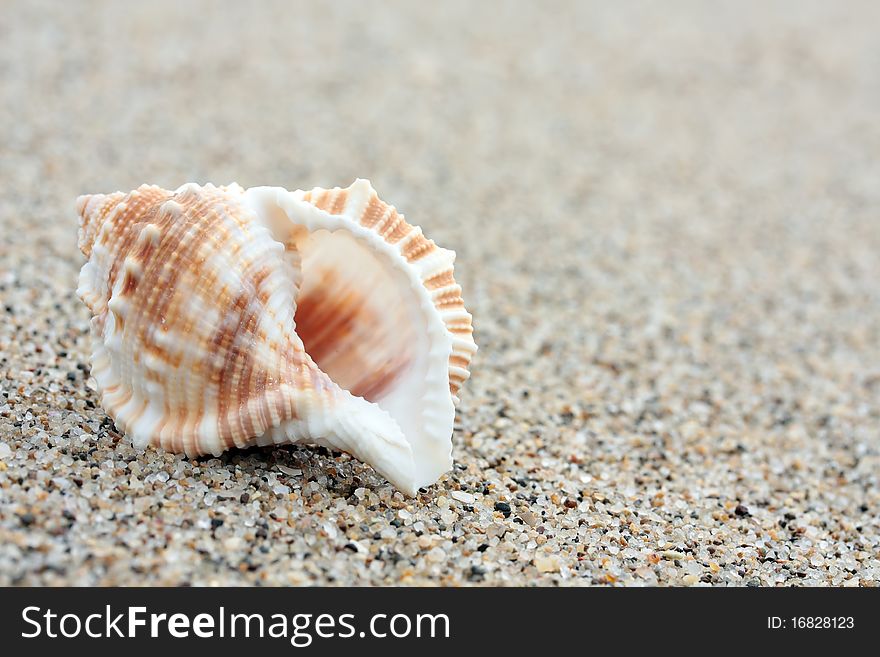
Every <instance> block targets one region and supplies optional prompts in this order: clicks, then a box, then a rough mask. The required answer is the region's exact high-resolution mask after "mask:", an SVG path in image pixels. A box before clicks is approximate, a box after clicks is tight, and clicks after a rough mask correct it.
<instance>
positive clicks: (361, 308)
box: [248, 188, 455, 493]
mask: <svg viewBox="0 0 880 657" xmlns="http://www.w3.org/2000/svg"><path fill="white" fill-rule="evenodd" d="M248 198H249V203H250V204H251V207H252V208H253V209H254V210H256V212H257V214H258V216H259V217H260V220H261V222H262V223H263V224H264V225H265V226H267V227H268V228H269V230H270V232H271V233H272V235H273V237H274V238H275V239H276V240H277V241H279V242H281V243H283V244H285V247H286V248H288V249H289V250H290V251H291V252H295V253H296V254H298V257H299V258H300V268H299V270H300V287H299V290H298V292H297V294H296V310H295V315H294V321H295V324H296V333H297V335H298V336H299V338H300V340H302V342H303V346H304V348H305V351H306V352H307V353H308V354H309V356H310V357H311V358H312V360H313V361H314V362H315V363H316V365H317V366H318V367H319V368H320V369H321V370H322V371H323V372H324V373H325V374H327V376H328V377H329V378H330V379H331V380H332V381H333V383H335V384H336V385H338V386H339V387H340V388H342V389H344V390H346V391H347V392H349V393H351V394H352V395H353V396H355V397H357V398H360V399H361V400H365V401H366V402H369V403H370V405H374V407H378V409H377V411H378V410H379V409H381V411H383V412H384V413H387V416H388V417H389V418H390V419H391V420H393V423H394V424H395V425H396V428H395V429H394V431H400V433H401V434H402V435H403V436H404V438H405V440H406V441H407V443H408V444H409V445H410V447H411V449H412V460H411V461H409V463H408V464H407V465H406V466H405V467H406V469H407V470H408V472H406V473H404V472H398V473H396V474H391V473H389V472H388V471H387V470H386V472H384V473H383V474H385V476H387V477H389V478H390V479H392V480H396V481H395V483H397V484H398V485H399V486H401V483H400V482H401V481H407V482H410V483H409V484H408V485H407V488H409V492H411V493H414V492H415V489H417V488H418V487H419V486H423V485H427V484H430V483H433V482H434V481H436V479H437V477H438V476H439V475H440V474H442V473H443V472H445V471H446V470H448V469H449V467H450V466H451V454H450V452H451V443H450V441H449V435H450V434H451V431H452V419H453V417H454V413H455V411H454V407H453V405H452V400H451V396H450V394H449V383H448V377H447V367H446V363H447V359H448V357H449V351H450V349H451V343H450V342H449V339H448V338H447V337H446V334H445V331H444V330H443V328H442V325H440V326H435V327H433V328H432V327H430V326H428V319H427V318H426V313H430V312H433V308H432V307H431V306H430V300H428V302H427V303H428V306H427V308H430V309H431V310H426V306H425V305H424V304H425V302H424V300H423V299H422V298H421V297H420V296H419V294H418V293H417V292H416V291H415V288H414V283H413V280H412V278H411V274H410V273H408V272H406V271H405V269H404V268H402V267H401V266H400V265H399V264H397V263H393V262H392V260H393V259H394V256H392V255H390V253H391V249H388V250H387V251H384V252H383V250H382V249H377V248H376V244H375V240H372V241H371V239H368V238H367V237H365V235H364V234H363V233H364V232H365V231H363V232H360V233H359V232H358V231H357V229H353V228H351V227H350V226H349V225H348V224H347V223H346V222H345V221H344V220H339V221H334V220H331V219H329V218H328V219H324V218H321V217H317V214H316V213H318V214H323V213H320V212H319V211H318V210H316V209H314V208H311V206H308V205H307V204H305V203H302V202H300V201H298V199H295V197H293V195H292V194H290V193H288V192H286V191H284V190H278V189H277V188H258V189H252V190H248ZM325 216H326V215H325ZM316 217H317V218H316ZM395 253H396V252H395ZM438 331H439V334H438ZM431 372H433V374H430V373H431ZM426 398H431V399H433V400H441V401H434V402H432V403H431V411H426V408H427V407H426V402H425V400H426ZM441 409H442V410H441ZM374 465H375V464H374Z"/></svg>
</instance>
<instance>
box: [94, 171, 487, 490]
mask: <svg viewBox="0 0 880 657" xmlns="http://www.w3.org/2000/svg"><path fill="white" fill-rule="evenodd" d="M340 191H345V192H348V194H346V198H348V199H349V201H351V203H348V204H346V203H344V204H343V206H342V207H340V208H329V209H330V210H333V211H334V212H336V214H333V213H331V212H330V211H328V210H326V209H324V208H323V207H322V206H321V202H316V203H313V202H311V199H312V195H313V194H314V190H313V192H310V193H306V192H288V191H287V190H283V189H281V188H254V189H251V190H247V191H245V190H242V189H241V188H240V187H239V186H237V185H230V186H228V187H215V186H213V185H206V186H204V187H200V186H198V185H195V184H192V183H190V184H187V185H184V186H182V187H180V188H179V189H177V190H176V191H174V192H171V191H167V190H163V189H161V188H158V187H151V186H142V187H140V188H139V189H137V190H135V191H133V192H130V193H128V194H123V193H121V192H116V193H114V194H108V195H92V196H82V197H80V198H79V199H78V200H77V211H78V213H79V215H80V231H79V246H80V249H81V250H82V251H83V253H84V254H85V255H86V257H87V259H88V261H87V262H86V264H85V265H84V266H83V268H82V270H81V272H80V283H79V289H78V290H77V291H78V294H79V295H80V297H81V298H82V299H83V301H84V302H85V303H86V305H88V307H89V308H90V309H91V311H92V314H93V318H92V321H91V324H90V329H91V338H92V374H93V375H94V377H95V379H96V381H97V383H98V387H99V390H100V393H101V402H102V405H103V406H104V408H105V409H106V411H107V412H108V414H109V415H110V416H111V417H112V418H113V419H114V421H115V422H116V424H117V426H118V427H119V428H120V429H121V430H122V431H124V432H125V433H126V434H127V435H128V436H129V437H130V438H131V439H132V440H133V441H134V443H135V444H136V445H137V446H140V447H145V446H147V445H155V446H159V447H162V448H164V449H167V450H170V451H174V452H184V453H186V454H187V455H190V456H197V455H201V454H208V453H210V454H215V455H217V454H220V453H221V452H223V451H224V450H226V449H229V448H232V447H247V446H250V445H269V444H284V443H295V442H306V443H317V444H322V445H325V446H328V447H332V448H336V449H341V450H344V451H347V452H350V453H352V454H353V455H355V456H356V457H358V458H359V459H361V460H363V461H365V462H366V463H369V464H370V465H372V466H373V467H374V468H375V469H376V470H377V471H378V472H379V473H381V474H382V475H383V476H385V477H386V478H388V479H389V480H390V481H391V482H392V483H394V484H395V485H397V486H398V487H399V488H401V489H402V490H404V491H406V492H407V493H410V494H414V493H415V491H416V490H417V489H418V488H419V487H421V486H425V485H428V484H430V483H433V482H434V481H436V479H437V478H438V477H439V476H440V475H441V474H442V473H443V472H445V471H446V470H448V469H449V467H451V433H452V421H453V419H454V414H455V411H454V407H453V392H457V391H458V388H459V387H460V385H461V383H462V382H463V381H464V379H465V378H466V377H467V363H468V362H469V360H470V355H471V354H472V353H473V351H474V350H475V349H476V346H475V345H474V344H473V339H472V337H471V333H470V315H469V314H467V312H466V311H465V310H464V306H463V305H461V304H460V288H458V286H456V285H455V283H454V281H451V282H447V279H451V264H452V254H451V252H447V251H444V250H442V249H439V248H438V247H436V246H435V245H434V244H433V242H430V241H428V240H425V238H424V237H423V236H422V235H421V231H420V230H418V229H415V228H413V227H411V226H409V224H406V223H405V222H403V220H402V217H401V218H400V220H399V221H397V220H396V219H395V220H394V227H392V228H390V229H388V230H386V229H385V228H383V227H382V225H380V224H379V223H378V221H377V222H373V224H374V225H375V226H379V228H380V229H379V230H374V229H373V228H374V225H371V226H366V225H365V224H364V218H365V217H367V219H369V216H372V215H368V212H367V211H368V210H369V209H370V208H373V210H372V212H374V213H375V212H378V211H379V210H378V208H379V206H378V204H377V203H381V202H379V201H378V197H376V196H375V192H373V190H372V188H371V187H370V186H369V183H366V182H365V181H357V182H356V183H355V184H354V185H352V186H351V187H350V188H349V189H348V190H340ZM340 197H341V194H340V193H339V192H337V193H336V194H335V196H334V198H335V199H336V201H338V199H339V198H340ZM336 201H335V202H336ZM382 205H383V206H384V204H382ZM325 207H326V206H325ZM384 207H385V210H383V211H382V212H383V214H384V213H388V214H389V215H390V214H391V213H396V211H394V210H393V208H391V209H388V208H390V206H384ZM398 233H400V237H399V238H396V236H397V235H398ZM407 236H409V237H407ZM404 238H406V239H404ZM447 271H448V276H447V273H446V272H447ZM431 279H435V280H442V281H444V285H443V286H442V287H433V288H432V287H431V286H430V285H427V284H426V283H425V281H426V280H427V281H430V280H431ZM438 290H439V292H438Z"/></svg>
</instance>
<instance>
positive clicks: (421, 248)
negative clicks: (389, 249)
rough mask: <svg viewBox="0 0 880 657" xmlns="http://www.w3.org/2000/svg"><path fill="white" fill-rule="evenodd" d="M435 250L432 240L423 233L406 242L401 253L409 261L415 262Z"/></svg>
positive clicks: (435, 246)
mask: <svg viewBox="0 0 880 657" xmlns="http://www.w3.org/2000/svg"><path fill="white" fill-rule="evenodd" d="M436 250H437V245H436V244H434V242H433V241H432V240H429V239H428V238H426V237H425V236H424V235H419V236H417V237H414V238H413V239H411V240H410V241H409V242H407V243H406V246H405V247H403V251H401V253H402V254H403V257H404V258H406V259H407V260H409V261H410V262H415V261H416V260H419V259H421V258H424V257H425V256H426V255H428V254H429V253H431V252H433V251H436Z"/></svg>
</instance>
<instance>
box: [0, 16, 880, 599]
mask: <svg viewBox="0 0 880 657" xmlns="http://www.w3.org/2000/svg"><path fill="white" fill-rule="evenodd" d="M614 4H615V5H618V4H620V6H615V7H613V8H612V7H611V6H610V5H606V4H605V3H601V4H600V3H585V2H542V3H525V2H510V3H504V2H486V3H465V2H443V3H406V2H399V3H398V2H334V3H298V2H297V3H293V2H276V3H270V2H259V3H236V2H188V1H178V2H144V3H121V2H118V3H110V2H99V3H96V2H76V3H73V2H71V3H66V2H56V3H45V2H4V3H3V11H2V16H0V145H2V146H0V148H2V150H0V181H2V192H0V233H2V238H0V300H2V308H0V310H2V311H3V312H4V313H5V314H4V316H3V321H2V324H0V395H2V396H0V582H2V583H4V584H10V583H19V584H38V583H52V584H63V583H77V584H94V583H100V584H118V583H170V584H181V583H193V584H206V583H230V584H239V583H255V582H262V583H291V584H298V583H360V584H367V583H375V584H379V583H444V584H449V583H484V584H528V583H538V584H554V583H560V584H599V583H624V584H645V583H648V584H653V583H672V584H699V583H710V584H734V585H746V584H749V585H776V584H846V585H851V586H873V585H876V583H877V582H878V580H880V566H878V562H877V559H876V557H877V552H878V542H880V524H878V508H880V506H878V505H880V492H878V482H877V473H878V466H880V411H878V405H877V402H878V398H880V291H878V290H880V284H878V281H880V264H878V262H880V259H878V253H880V217H878V202H880V158H878V153H880V121H878V116H880V39H878V36H877V35H878V28H880V11H878V5H877V4H876V3H870V2H863V3H857V2H847V3H820V2H816V3H812V2H783V3H759V2H754V3H732V2H731V3H704V2H693V3H678V2H676V3H614ZM355 177H366V178H370V179H371V181H372V182H373V185H374V186H375V187H376V189H377V190H378V191H379V193H380V195H382V196H383V198H386V199H387V200H389V201H391V202H393V203H395V204H396V205H397V206H398V207H399V208H400V209H401V210H402V211H403V212H405V213H406V215H407V217H408V218H409V219H410V220H411V221H413V222H415V223H418V224H420V225H421V226H422V227H423V228H424V230H425V232H426V233H427V234H428V235H429V236H430V237H432V238H433V239H434V240H435V241H437V242H438V243H439V244H441V245H443V246H446V247H449V248H452V249H455V250H456V251H457V252H458V261H457V268H456V275H457V278H458V279H459V281H460V282H461V283H462V285H463V287H464V291H465V301H466V303H467V304H468V307H469V309H470V310H471V311H472V312H473V313H474V316H475V324H476V328H477V334H476V337H477V342H478V343H479V344H480V347H481V351H480V353H479V354H478V357H477V360H476V362H475V364H474V375H473V378H472V379H471V381H470V382H469V384H468V386H467V387H466V389H465V391H464V395H463V403H462V406H461V408H460V419H459V421H458V425H457V430H456V434H455V437H454V443H455V457H456V459H457V462H458V464H459V466H458V467H457V469H456V470H454V471H453V472H452V473H451V474H450V475H449V476H448V477H447V478H446V479H444V480H443V481H441V482H440V483H439V484H438V485H437V486H435V487H433V488H432V489H431V490H430V491H428V493H426V494H424V495H422V496H420V498H419V499H418V500H407V499H404V498H403V497H402V496H400V495H399V494H395V491H394V490H393V489H392V488H390V487H389V486H388V485H387V484H386V483H385V482H384V481H382V480H381V478H379V477H377V476H376V475H375V474H374V473H372V471H371V470H369V469H367V468H365V467H363V466H362V465H361V464H359V463H357V462H356V461H353V460H351V459H349V458H348V457H346V456H344V455H339V454H330V453H321V452H315V451H313V450H309V449H306V448H294V449H285V450H263V451H261V450H255V451H253V452H248V453H244V454H231V455H226V456H224V457H223V459H211V460H207V461H206V460H203V461H201V462H196V463H193V462H190V461H186V460H183V459H180V458H179V457H172V456H169V455H164V454H160V453H157V452H155V451H150V452H147V453H140V452H136V451H135V450H133V449H131V447H130V446H129V445H128V444H127V442H126V441H125V440H120V439H119V437H118V436H116V435H115V434H114V433H113V431H112V425H111V424H110V423H109V422H108V421H107V420H106V418H105V417H104V415H103V413H102V412H101V410H100V408H94V403H95V402H96V401H97V397H96V394H95V392H94V390H92V389H90V387H89V385H88V383H87V369H86V368H85V365H86V363H87V353H88V349H87V342H86V331H87V320H88V317H87V311H86V310H85V308H84V307H82V305H81V304H80V303H79V301H78V300H77V299H76V298H75V295H74V290H75V287H76V276H77V271H78V269H79V267H80V265H81V257H80V255H79V253H78V252H77V251H76V245H75V232H76V228H75V223H76V222H75V217H74V212H73V199H74V198H75V197H76V196H77V195H78V194H81V193H85V192H99V191H102V192H106V191H111V190H116V189H122V190H128V189H131V188H134V187H136V186H138V185H139V184H141V183H143V182H150V183H156V184H159V185H163V186H166V187H170V188H175V187H177V186H178V185H180V184H181V183H183V182H185V181H189V180H195V181H199V182H206V181H212V182H214V183H217V184H221V183H227V182H230V181H236V182H238V183H240V184H242V185H244V186H251V185H282V186H286V187H289V188H297V187H301V188H309V187H311V186H314V185H322V186H333V185H347V184H348V183H350V182H351V181H352V180H353V179H354V178H355ZM279 466H280V467H279ZM284 468H286V470H285V469H284ZM329 468H332V469H333V472H335V473H336V474H335V475H331V476H328V474H327V473H328V469H329ZM297 472H298V473H299V474H297ZM291 473H293V474H291ZM453 491H455V492H456V493H457V495H456V496H453V495H452V493H453Z"/></svg>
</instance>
